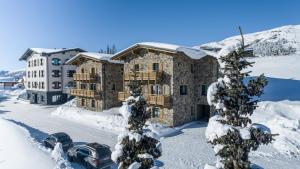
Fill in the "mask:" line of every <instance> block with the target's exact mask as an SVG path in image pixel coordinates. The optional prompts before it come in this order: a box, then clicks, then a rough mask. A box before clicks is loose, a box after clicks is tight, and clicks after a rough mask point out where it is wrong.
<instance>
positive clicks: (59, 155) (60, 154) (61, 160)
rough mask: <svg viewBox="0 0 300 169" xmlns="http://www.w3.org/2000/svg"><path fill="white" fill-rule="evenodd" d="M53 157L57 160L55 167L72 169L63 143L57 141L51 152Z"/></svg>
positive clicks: (57, 168)
mask: <svg viewBox="0 0 300 169" xmlns="http://www.w3.org/2000/svg"><path fill="white" fill-rule="evenodd" d="M51 157H52V158H53V159H54V160H55V161H56V163H57V164H56V166H55V168H54V169H72V166H71V164H70V162H69V161H68V160H67V157H66V155H65V153H64V151H63V148H62V144H61V143H57V144H56V145H55V147H54V149H53V151H52V152H51Z"/></svg>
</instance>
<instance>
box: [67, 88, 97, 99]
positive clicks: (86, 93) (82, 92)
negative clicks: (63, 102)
mask: <svg viewBox="0 0 300 169" xmlns="http://www.w3.org/2000/svg"><path fill="white" fill-rule="evenodd" d="M70 95H72V96H79V97H89V98H96V97H100V92H97V91H94V90H86V89H71V90H70Z"/></svg>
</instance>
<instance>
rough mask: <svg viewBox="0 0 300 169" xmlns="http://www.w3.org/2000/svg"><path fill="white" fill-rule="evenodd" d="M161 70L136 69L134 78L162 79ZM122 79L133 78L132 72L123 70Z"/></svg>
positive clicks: (146, 79)
mask: <svg viewBox="0 0 300 169" xmlns="http://www.w3.org/2000/svg"><path fill="white" fill-rule="evenodd" d="M162 75H163V72H162V71H158V72H156V71H138V72H136V76H137V77H136V80H145V81H148V80H149V81H150V80H151V81H153V80H154V81H159V80H161V79H162ZM124 80H134V72H125V74H124Z"/></svg>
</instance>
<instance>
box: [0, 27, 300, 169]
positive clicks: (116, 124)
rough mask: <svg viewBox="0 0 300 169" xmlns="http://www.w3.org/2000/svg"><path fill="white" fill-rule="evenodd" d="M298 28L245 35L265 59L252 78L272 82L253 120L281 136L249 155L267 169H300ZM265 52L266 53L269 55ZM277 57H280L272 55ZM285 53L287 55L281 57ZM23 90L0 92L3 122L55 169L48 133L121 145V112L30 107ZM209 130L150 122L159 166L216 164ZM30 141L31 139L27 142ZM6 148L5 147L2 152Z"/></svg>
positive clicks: (187, 168) (192, 168) (214, 48)
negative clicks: (46, 141)
mask: <svg viewBox="0 0 300 169" xmlns="http://www.w3.org/2000/svg"><path fill="white" fill-rule="evenodd" d="M299 30H300V27H299V25H298V26H286V27H281V28H276V29H273V30H269V31H264V32H258V33H254V34H249V35H245V38H246V43H248V44H251V47H253V48H254V50H255V53H256V54H259V55H260V56H264V57H259V58H253V59H251V60H252V61H255V62H256V64H255V65H254V67H253V68H251V70H252V71H253V72H252V75H253V76H257V75H259V74H261V73H265V75H266V76H267V77H268V81H269V85H268V86H267V87H266V89H265V95H263V97H262V100H263V101H262V102H260V103H259V107H258V109H257V110H256V111H255V112H254V114H253V117H252V120H253V122H259V123H261V124H264V125H266V126H268V127H269V128H270V129H271V130H272V133H277V134H279V135H278V136H276V137H275V139H276V140H275V141H274V142H273V143H272V145H268V146H261V147H260V148H259V149H258V151H256V152H252V153H251V154H250V158H251V161H252V162H254V163H255V164H257V165H259V166H262V167H264V168H265V169H283V168H293V169H294V168H299V167H298V166H300V54H299V53H300V52H299V51H300V50H299V49H300V38H299V37H300V36H299V35H300V34H299V32H300V31H299ZM237 39H239V37H232V38H228V39H225V40H224V41H220V42H214V43H209V44H205V45H202V46H201V48H202V49H203V47H204V48H205V49H207V50H210V51H209V52H211V53H214V54H216V55H218V52H220V51H222V49H223V48H225V47H228V46H232V45H234V44H235V43H236V42H238V40H237ZM257 39H258V40H257ZM266 47H267V48H268V49H266ZM265 49H266V50H267V52H264V50H265ZM269 49H270V50H269ZM274 53H275V54H276V56H268V55H270V54H271V55H273V54H274ZM280 54H283V56H279V55H280ZM20 92H21V90H20V91H5V92H2V94H1V93H0V118H6V119H9V120H6V121H4V122H5V123H6V124H5V125H6V126H7V127H9V128H13V129H15V128H17V129H20V130H21V131H22V132H21V134H20V132H19V135H18V134H17V136H20V137H21V135H22V133H23V136H22V137H23V139H22V138H20V140H24V138H25V141H26V140H27V142H28V145H29V143H30V145H31V143H32V142H31V141H30V140H32V139H34V140H35V141H34V142H35V143H36V144H33V145H36V146H35V147H33V149H34V150H32V151H35V150H36V151H37V152H35V153H42V154H45V158H48V160H49V161H48V162H49V166H50V168H51V167H52V168H53V166H55V165H56V163H55V161H53V160H51V155H49V153H48V154H47V152H46V151H43V148H41V147H40V143H41V141H42V140H43V139H44V138H45V137H46V136H48V134H50V133H54V132H59V131H63V132H66V133H68V134H69V135H70V136H71V137H72V139H73V140H74V141H75V143H76V144H77V143H82V142H99V143H103V144H107V145H109V146H110V147H112V149H113V147H114V145H115V144H116V142H117V134H118V133H119V132H121V131H122V129H123V128H124V124H125V123H124V120H123V118H122V116H121V115H120V114H119V110H118V108H113V109H110V110H107V111H103V112H92V111H87V110H85V109H81V108H77V107H76V106H75V104H74V101H73V102H69V103H67V104H65V105H61V106H39V105H31V104H28V102H24V101H21V100H17V96H16V95H17V94H18V93H20ZM0 125H1V121H0ZM17 126H21V127H22V128H18V127H17ZM206 126H207V124H206V123H205V122H193V123H189V124H186V125H184V126H180V127H176V128H169V127H166V126H162V125H156V124H151V125H150V126H149V127H148V128H149V129H151V130H152V131H154V132H155V133H157V134H159V135H160V136H161V143H162V148H163V154H162V157H161V158H159V160H158V161H157V162H156V163H157V165H158V166H159V167H160V168H165V169H202V168H203V167H204V165H205V164H206V163H209V162H213V161H215V156H214V152H213V149H212V148H211V147H210V145H209V144H207V140H206V138H205V130H206ZM0 129H1V130H2V127H1V126H0ZM7 130H9V129H7ZM4 131H6V130H4ZM26 133H27V134H26ZM1 134H2V135H3V133H0V136H1V138H3V137H5V136H6V137H10V138H14V137H13V136H10V135H8V133H4V134H7V135H5V136H3V137H2V135H1ZM30 137H32V139H28V138H30ZM26 138H27V139H26ZM28 140H29V141H28ZM25 141H24V142H25ZM0 143H1V142H0ZM16 144H17V143H16ZM20 144H21V143H20ZM7 145H9V143H7ZM28 145H27V146H28ZM0 146H1V145H0ZM2 146H6V144H5V145H2ZM40 148H41V149H40ZM2 149H3V148H2V147H0V154H1V153H2ZM41 157H42V156H41ZM6 158H10V157H4V156H0V168H1V169H2V168H3V169H15V168H12V167H9V168H7V167H2V166H1V165H2V161H3V160H6ZM23 158H24V157H23ZM21 159H22V158H21ZM73 167H74V168H76V169H78V168H81V166H80V165H74V164H73ZM29 168H30V167H29ZM41 168H46V167H41Z"/></svg>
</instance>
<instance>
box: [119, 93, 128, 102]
mask: <svg viewBox="0 0 300 169" xmlns="http://www.w3.org/2000/svg"><path fill="white" fill-rule="evenodd" d="M129 96H130V94H129V93H125V92H118V100H119V101H125V99H127V98H128V97H129Z"/></svg>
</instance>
